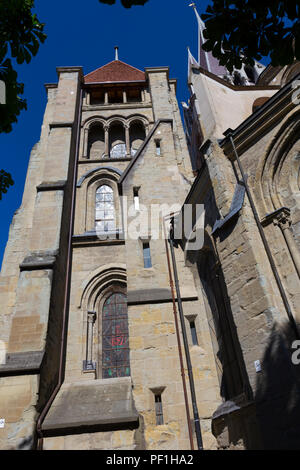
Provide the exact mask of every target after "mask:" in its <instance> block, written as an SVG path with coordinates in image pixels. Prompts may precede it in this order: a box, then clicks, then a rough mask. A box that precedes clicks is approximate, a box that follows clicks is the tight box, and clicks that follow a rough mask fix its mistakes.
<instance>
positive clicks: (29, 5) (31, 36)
mask: <svg viewBox="0 0 300 470" xmlns="http://www.w3.org/2000/svg"><path fill="white" fill-rule="evenodd" d="M33 7H34V0H0V80H2V81H3V82H4V83H5V88H6V102H5V104H0V132H11V130H12V125H13V123H15V122H17V116H19V114H20V112H21V111H22V110H23V109H27V106H26V101H25V100H24V99H22V94H23V92H24V85H23V83H18V81H17V79H18V76H17V72H16V71H15V70H14V68H13V65H12V60H15V61H16V62H17V63H18V64H23V63H24V62H26V63H27V64H28V63H29V62H30V61H31V59H32V57H33V56H35V55H36V54H37V52H38V50H39V47H40V44H41V43H43V42H44V41H45V39H46V35H45V34H44V32H43V31H44V24H42V23H40V22H39V20H38V18H37V16H36V14H33V13H32V9H33ZM13 184H14V182H13V180H12V178H11V175H10V174H9V173H6V172H5V171H4V170H1V171H0V200H1V199H2V195H3V193H6V192H7V188H8V187H9V186H11V185H13Z"/></svg>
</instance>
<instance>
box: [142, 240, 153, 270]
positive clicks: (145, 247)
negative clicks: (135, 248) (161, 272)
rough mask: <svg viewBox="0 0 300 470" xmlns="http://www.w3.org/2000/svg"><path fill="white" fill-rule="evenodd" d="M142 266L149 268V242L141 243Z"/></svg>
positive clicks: (150, 264)
mask: <svg viewBox="0 0 300 470" xmlns="http://www.w3.org/2000/svg"><path fill="white" fill-rule="evenodd" d="M143 255H144V268H151V267H152V262H151V252H150V245H149V242H145V243H143Z"/></svg>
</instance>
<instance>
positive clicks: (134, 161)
mask: <svg viewBox="0 0 300 470" xmlns="http://www.w3.org/2000/svg"><path fill="white" fill-rule="evenodd" d="M194 10H195V15H196V21H197V22H198V27H199V31H198V36H199V38H198V39H199V45H198V56H197V59H196V58H195V57H194V56H193V55H192V53H191V52H190V51H188V87H189V91H190V98H189V101H188V103H182V104H181V105H179V104H178V102H177V99H176V80H175V79H172V78H171V76H170V74H169V68H168V67H159V66H157V67H146V68H145V69H144V70H139V69H137V68H135V67H133V66H131V65H128V64H127V63H125V62H123V61H121V60H119V57H118V49H117V48H116V50H115V60H113V61H112V62H110V63H108V64H106V65H102V66H100V67H99V68H98V69H96V70H94V71H92V72H90V73H87V74H85V73H84V72H83V69H82V68H81V67H58V68H57V75H58V81H57V83H49V84H46V85H45V88H46V93H47V105H46V109H45V114H44V119H43V123H42V129H41V137H40V140H39V142H38V143H37V144H36V145H35V146H34V147H33V149H32V152H31V156H30V161H29V166H28V172H27V177H26V183H25V188H24V194H23V200H22V204H21V207H20V208H19V209H18V210H17V212H16V213H15V215H14V218H13V221H12V224H11V228H10V232H9V239H8V242H7V246H6V250H5V255H4V259H3V265H2V271H1V277H0V297H1V305H2V309H1V314H0V332H1V333H0V449H3V450H8V449H10V450H12V449H13V450H16V449H38V450H43V449H44V450H190V449H195V450H197V449H199V450H200V449H204V450H215V449H224V450H225V449H228V450H233V449H246V450H249V449H299V447H300V425H299V418H300V392H299V385H300V373H299V371H298V368H299V367H300V365H298V364H299V363H300V358H298V355H297V348H298V349H299V348H300V333H299V332H300V325H299V324H300V310H299V305H300V283H299V277H300V236H299V235H300V143H299V127H300V119H299V113H300V99H299V96H298V95H299V85H300V65H299V63H297V62H295V63H293V64H291V65H290V66H288V67H272V66H268V67H264V66H263V65H261V64H259V63H256V64H255V66H253V67H249V66H245V67H243V68H242V69H241V70H234V71H233V72H232V73H229V72H228V70H226V69H225V68H224V67H223V66H220V65H219V63H218V62H217V60H216V59H215V58H214V57H213V56H212V54H210V53H207V52H205V51H204V50H203V49H202V44H203V30H204V24H203V23H202V21H201V18H200V16H199V15H198V13H197V10H196V7H195V6H194ZM183 66H184V65H183ZM180 106H181V108H182V115H183V117H184V123H182V120H181V112H180V111H181V110H180ZM299 356H300V354H299ZM298 413H299V414H298Z"/></svg>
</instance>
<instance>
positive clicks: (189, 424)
mask: <svg viewBox="0 0 300 470" xmlns="http://www.w3.org/2000/svg"><path fill="white" fill-rule="evenodd" d="M163 227H164V236H165V245H166V255H167V263H168V272H169V282H170V288H171V293H172V303H173V313H174V320H175V329H176V337H177V344H178V354H179V361H180V373H181V378H182V386H183V394H184V403H185V409H186V419H187V424H188V431H189V439H190V445H191V450H194V440H193V431H192V425H191V416H190V409H189V401H188V395H187V389H186V380H185V371H184V364H183V357H182V349H181V340H180V333H179V325H178V319H177V310H176V301H175V292H174V283H173V277H172V272H171V263H170V255H169V248H168V241H167V236H166V227H165V224H164V223H163Z"/></svg>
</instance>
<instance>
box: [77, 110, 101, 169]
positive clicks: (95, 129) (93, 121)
mask: <svg viewBox="0 0 300 470" xmlns="http://www.w3.org/2000/svg"><path fill="white" fill-rule="evenodd" d="M106 132H107V130H106V121H105V119H103V118H102V117H100V116H92V117H89V118H88V119H87V120H86V121H85V122H84V123H83V126H82V132H81V135H82V138H81V156H82V158H87V159H99V160H100V159H101V158H103V156H104V155H105V151H106V148H105V147H106V143H105V140H106V135H105V134H106Z"/></svg>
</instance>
